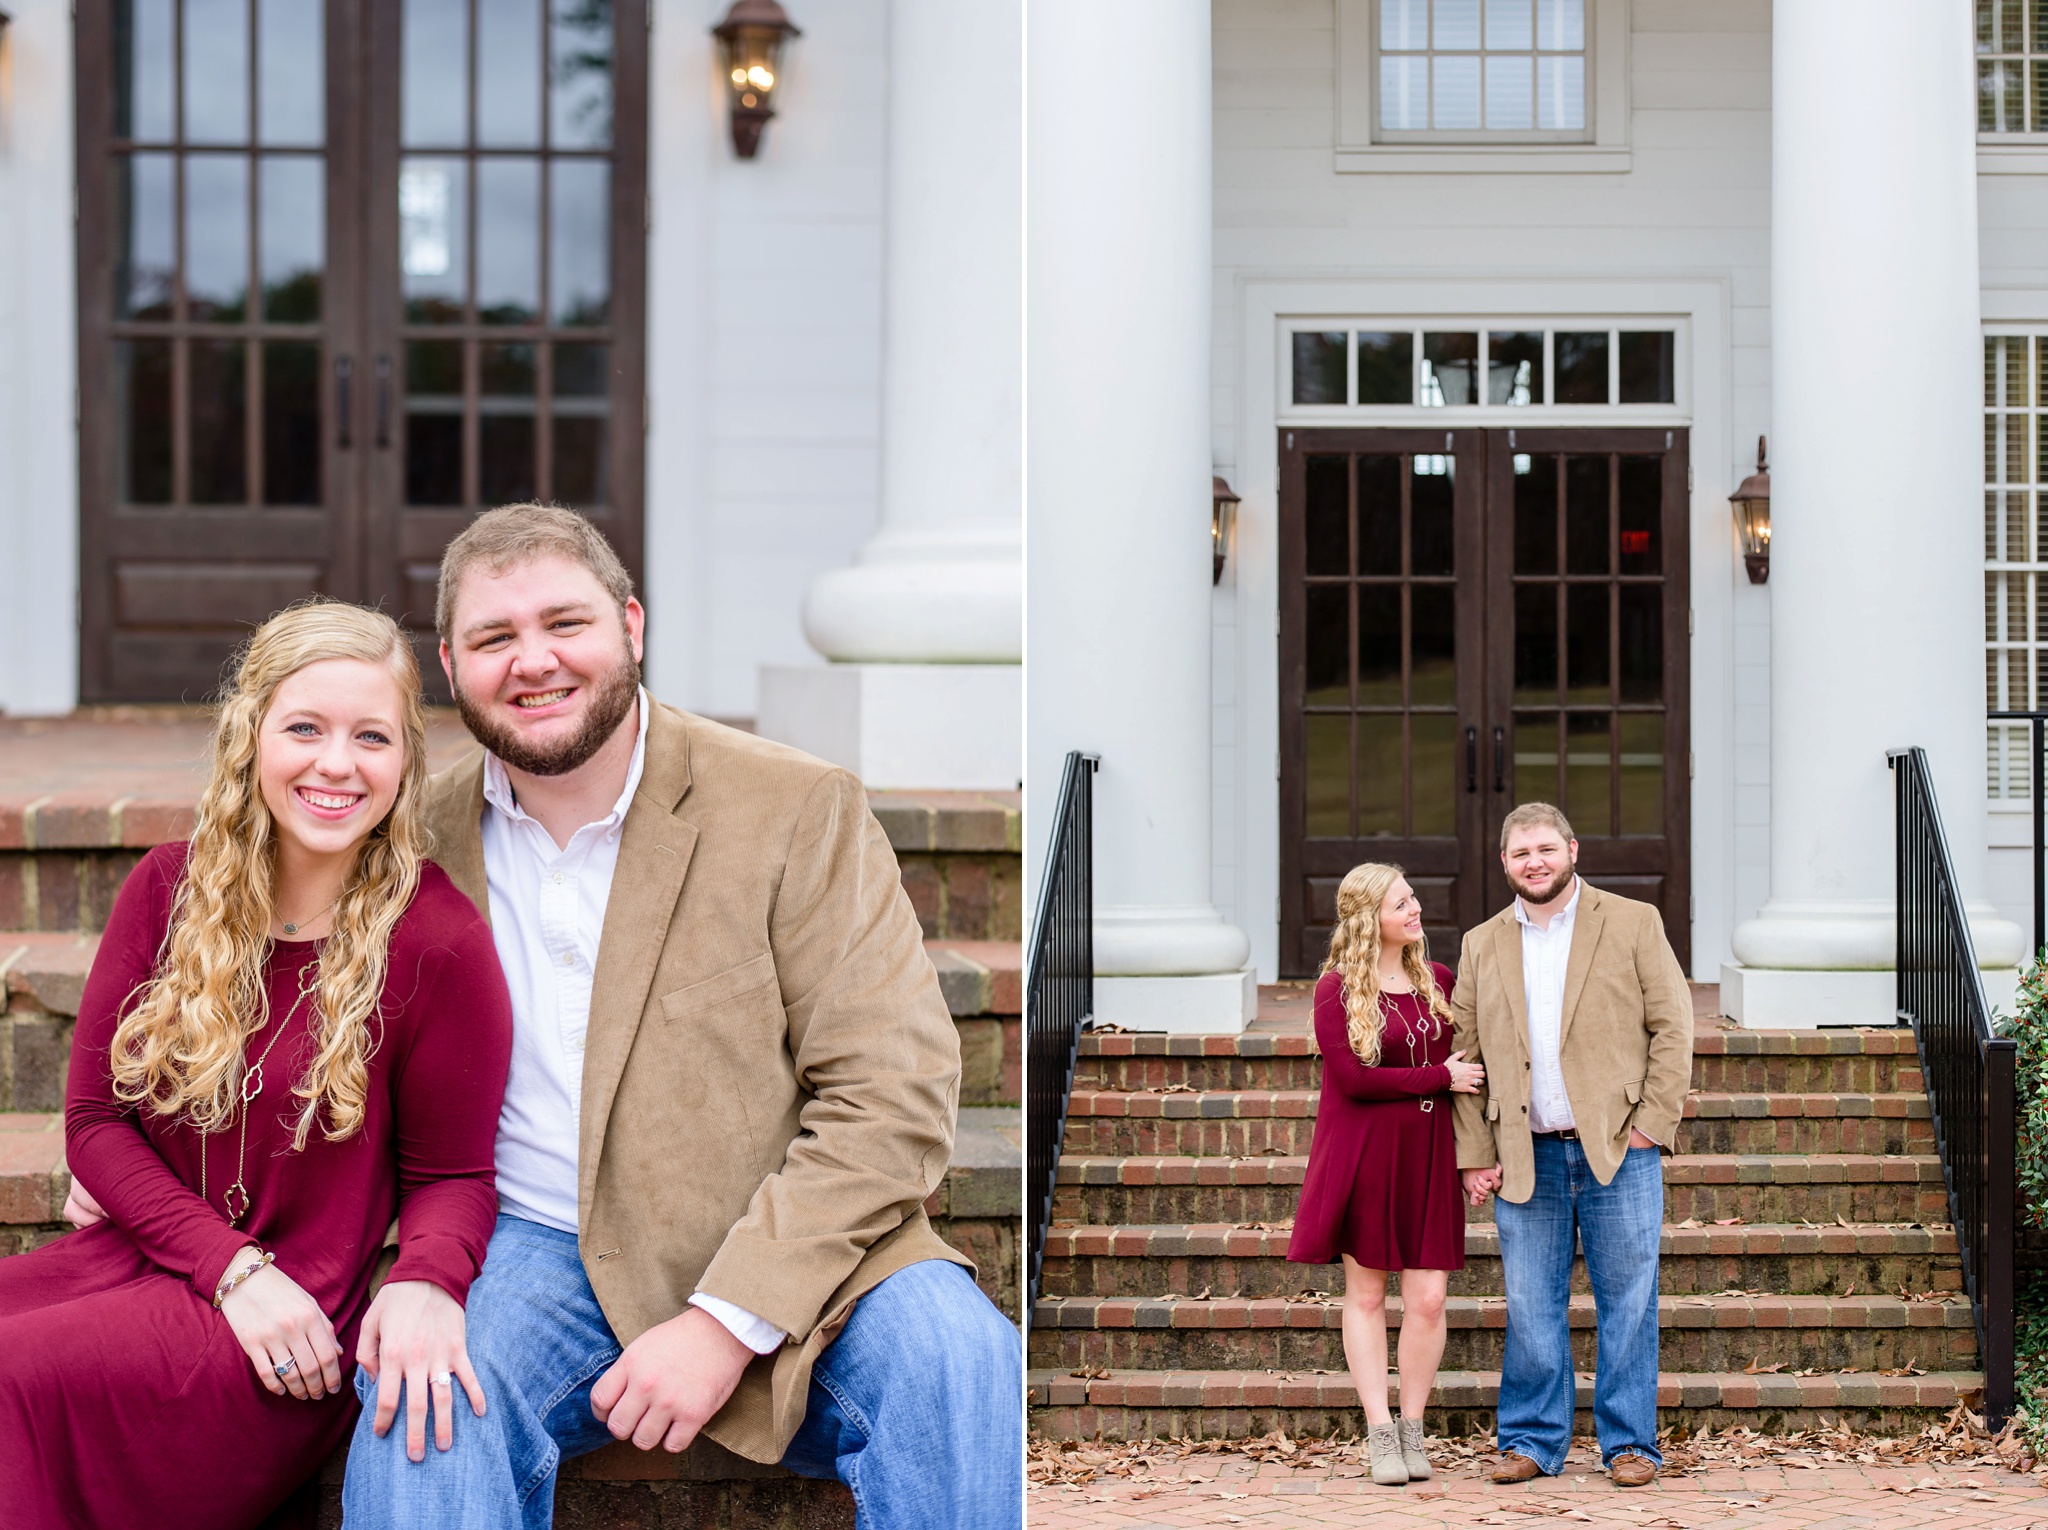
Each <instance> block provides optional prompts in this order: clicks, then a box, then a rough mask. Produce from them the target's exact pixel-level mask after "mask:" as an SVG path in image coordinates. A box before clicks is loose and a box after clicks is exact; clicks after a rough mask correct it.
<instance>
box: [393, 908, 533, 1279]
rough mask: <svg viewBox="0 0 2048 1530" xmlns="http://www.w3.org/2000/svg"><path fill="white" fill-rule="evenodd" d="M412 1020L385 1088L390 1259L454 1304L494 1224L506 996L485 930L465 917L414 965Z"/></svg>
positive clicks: (508, 1047) (506, 1063) (508, 1056)
mask: <svg viewBox="0 0 2048 1530" xmlns="http://www.w3.org/2000/svg"><path fill="white" fill-rule="evenodd" d="M420 968H421V971H420V985H419V989H418V991H417V994H416V996H415V997H414V999H413V1000H412V1001H411V1003H410V1004H409V1005H408V1008H414V1009H416V1011H417V1014H418V1017H419V1018H418V1024H417V1028H416V1030H415V1032H414V1035H413V1042H412V1046H411V1048H410V1050H409V1051H408V1052H407V1053H406V1056H405V1060H404V1063H403V1064H402V1065H401V1066H400V1068H399V1070H398V1073H397V1077H396V1080H395V1084H394V1091H393V1092H394V1095H395V1109H394V1117H395V1128H396V1130H395V1136H396V1139H397V1145H398V1194H399V1211H398V1262H397V1263H396V1264H395V1265H393V1266H392V1269H391V1274H390V1275H389V1276H388V1277H387V1279H390V1280H430V1281H432V1282H433V1283H434V1284H435V1285H437V1286H439V1287H440V1288H441V1289H442V1290H444V1291H446V1292H447V1293H448V1294H449V1295H450V1296H452V1297H454V1298H455V1299H456V1300H457V1301H458V1302H460V1301H465V1300H467V1298H468V1296H469V1283H470V1282H471V1281H472V1280H474V1279H476V1275H477V1271H478V1270H480V1269H482V1268H483V1262H484V1249H485V1247H486V1246H487V1245H488V1244H489V1243H490V1241H491V1229H492V1227H493V1226H494V1225H495V1224H496V1222H497V1217H498V1192H497V1178H496V1166H495V1156H496V1150H497V1140H498V1109H499V1105H500V1102H501V1101H502V1100H503V1099H504V1094H505V1075H506V1073H507V1071H508V1070H509V1069H510V1067H511V1065H512V998H511V995H510V994H509V993H508V992H507V990H506V987H505V975H504V972H503V970H502V969H501V968H500V967H499V965H498V953H497V950H496V948H495V947H494V946H493V945H492V944H491V933H490V927H489V926H488V925H486V924H485V923H484V921H483V920H482V919H480V918H479V919H476V920H474V921H473V922H472V923H471V924H470V925H469V926H468V927H467V928H466V929H464V930H463V931H461V932H460V933H459V934H458V935H457V936H456V937H455V938H454V939H452V940H450V941H449V942H448V943H447V945H446V946H445V947H443V948H442V949H438V950H435V951H431V952H428V953H427V954H426V955H425V957H423V958H422V960H421V963H420Z"/></svg>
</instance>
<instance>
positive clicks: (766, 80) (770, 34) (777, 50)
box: [711, 0, 803, 159]
mask: <svg viewBox="0 0 2048 1530" xmlns="http://www.w3.org/2000/svg"><path fill="white" fill-rule="evenodd" d="M711 35H712V36H713V37H715V38H717V39H718V46H719V52H720V53H721V54H723V55H724V58H725V79H726V84H727V85H728V86H730V87H731V90H732V146H733V151H734V152H735V153H737V154H738V155H739V157H740V158H741V159H752V158H753V157H754V151H755V150H756V149H758V148H760V147H761V129H762V127H763V126H764V125H766V123H767V121H768V119H769V118H770V117H772V116H774V115H775V106H774V101H775V85H776V81H777V79H778V78H779V76H780V72H781V69H782V43H783V39H784V38H788V37H801V36H802V35H803V34H802V33H801V32H799V31H798V30H797V29H796V27H795V25H794V24H793V23H792V22H791V21H790V19H789V16H788V13H787V12H785V11H784V10H783V9H782V7H781V6H779V5H777V4H776V3H775V0H733V4H732V9H731V10H729V11H727V12H726V13H725V20H723V21H721V22H720V23H719V24H718V25H717V26H715V27H713V28H712V29H711Z"/></svg>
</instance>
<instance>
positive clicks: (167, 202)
mask: <svg viewBox="0 0 2048 1530" xmlns="http://www.w3.org/2000/svg"><path fill="white" fill-rule="evenodd" d="M77 36H78V55H77V74H78V128H77V144H78V179H79V403H80V409H79V439H80V449H81V464H80V467H81V471H80V507H79V516H80V552H81V559H80V563H81V570H80V572H81V592H80V594H81V599H80V616H81V628H82V630H81V643H80V647H81V693H82V695H83V696H84V698H85V699H86V700H88V701H156V700H188V701H189V700H198V699H200V698H202V697H204V696H206V695H207V694H209V693H210V692H212V691H213V690H214V689H215V688H216V687H217V686H218V684H219V681H220V675H221V667H222V664H223V662H224V661H225V660H226V658H227V657H228V655H229V654H230V653H231V652H232V651H233V649H234V647H235V645H236V644H237V643H239V642H240V641H241V639H242V638H243V637H244V636H245V635H246V634H247V632H248V631H249V629H250V627H251V626H253V625H254V624H255V623H257V622H259V621H261V620H262V619H263V618H264V617H266V616H268V615H270V614H271V613H272V612H273V611H275V610H277V609H278V608H279V607H281V606H283V605H285V604H288V603H289V602H290V601H293V600H296V599H300V598H303V597H305V596H307V595H310V594H315V593H320V594H327V595H333V596H337V597H339V598H342V599H348V600H361V601H366V602H369V603H371V604H376V605H381V606H382V607H383V608H384V609H386V610H389V611H391V612H393V613H394V614H395V615H399V616H401V617H402V618H403V619H404V620H406V621H407V622H408V623H409V624H411V625H413V626H414V627H415V628H423V629H430V628H431V624H432V604H433V602H432V595H433V568H434V564H435V562H436V560H437V559H438V557H439V555H440V550H441V548H442V547H443V546H444V545H445V544H446V541H447V539H448V537H449V536H451V535H452V534H453V533H454V531H455V530H456V529H458V528H459V527H460V526H461V524H462V523H463V521H464V520H465V519H466V518H467V516H469V515H472V514H474V513H475V512H476V511H477V510H479V509H481V508H483V507H485V506H488V505H490V504H494V503H501V502H503V501H505V500H509V499H514V498H532V497H536V496H547V497H552V498H555V499H557V500H559V501H561V502H564V503H569V504H574V505H577V506H578V507H579V508H585V509H588V510H590V511H591V513H592V514H593V515H594V516H595V517H596V518H598V520H599V522H600V524H602V525H604V526H605V528H606V530H607V531H608V532H610V533H611V534H612V536H613V538H614V540H615V542H616V543H617V544H618V546H619V548H620V551H621V552H622V554H624V555H625V557H626V559H627V562H628V566H629V567H632V568H634V569H635V570H636V571H637V569H638V566H639V562H640V543H641V529H640V513H641V512H640V505H641V499H640V479H641V466H640V463H641V440H642V435H643V425H642V398H643V394H644V388H643V383H642V376H643V366H642V358H641V347H642V341H641V324H642V313H643V311H644V299H643V288H644V275H643V267H644V251H645V243H644V241H645V234H644V229H645V217H644V211H643V209H644V206H645V124H646V106H645V77H646V60H645V48H646V42H645V39H646V14H645V5H644V0H80V4H79V6H78V33H77ZM451 124H452V125H451ZM416 148H417V149H423V150H429V151H432V152H431V153H427V154H416V153H414V152H413V150H414V149H416ZM416 420H417V421H419V422H421V423H419V424H418V425H417V427H416V426H415V421H416ZM451 462H452V463H453V464H454V466H453V471H452V473H451V471H450V469H449V464H450V463H451ZM430 649H431V643H430V642H427V641H423V644H422V657H423V658H430ZM426 668H427V673H428V675H429V681H430V686H431V687H432V688H434V689H436V690H438V688H439V685H440V678H439V673H438V666H436V665H432V664H428V665H427V666H426Z"/></svg>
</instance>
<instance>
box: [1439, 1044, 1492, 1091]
mask: <svg viewBox="0 0 2048 1530" xmlns="http://www.w3.org/2000/svg"><path fill="white" fill-rule="evenodd" d="M1464 1056H1465V1049H1464V1048H1463V1047H1460V1048H1459V1049H1458V1050H1457V1051H1455V1052H1453V1053H1452V1054H1451V1055H1450V1056H1449V1057H1447V1058H1446V1059H1444V1066H1445V1067H1446V1068H1449V1069H1450V1070H1451V1093H1452V1094H1477V1093H1478V1092H1479V1090H1480V1087H1481V1086H1482V1085H1483V1084H1485V1082H1486V1065H1485V1064H1484V1063H1468V1062H1465V1061H1464V1060H1463V1059H1464Z"/></svg>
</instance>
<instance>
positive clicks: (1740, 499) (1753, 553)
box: [1728, 436, 1771, 584]
mask: <svg viewBox="0 0 2048 1530" xmlns="http://www.w3.org/2000/svg"><path fill="white" fill-rule="evenodd" d="M1728 503H1729V504H1731V505H1733V506H1734V507H1735V531H1736V534H1737V535H1738V536H1740V537H1741V538H1742V566H1743V567H1744V568H1746V569H1748V570H1749V582H1750V583H1751V584H1764V583H1767V582H1768V581H1769V579H1770V577H1771V467H1770V463H1769V462H1768V461H1766V460H1765V457H1764V438H1763V437H1762V436H1758V437H1757V438H1756V471H1755V472H1754V473H1751V474H1750V475H1749V476H1748V477H1747V478H1745V479H1743V480H1742V487H1741V488H1739V489H1737V490H1736V491H1735V492H1734V493H1733V494H1731V495H1729V496H1728Z"/></svg>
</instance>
